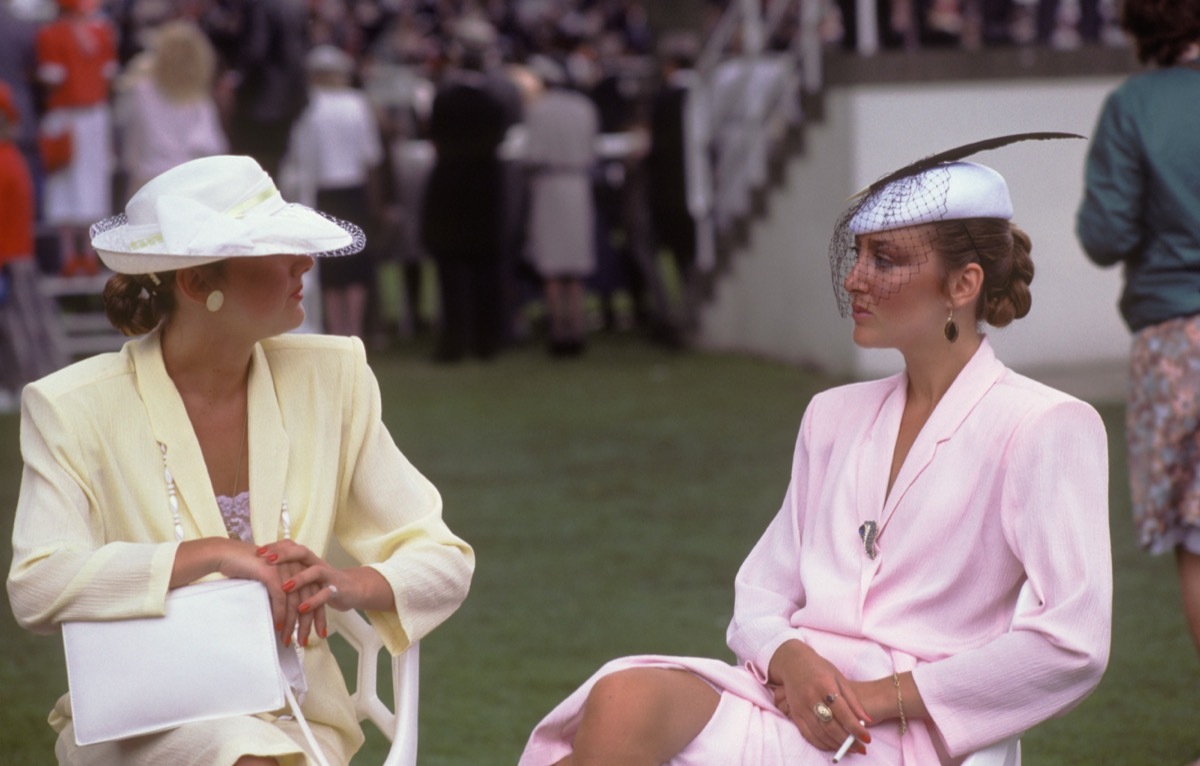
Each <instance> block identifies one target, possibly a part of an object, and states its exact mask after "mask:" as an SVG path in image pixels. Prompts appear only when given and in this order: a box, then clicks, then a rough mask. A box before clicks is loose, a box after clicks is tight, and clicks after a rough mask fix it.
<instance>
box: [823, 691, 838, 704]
mask: <svg viewBox="0 0 1200 766" xmlns="http://www.w3.org/2000/svg"><path fill="white" fill-rule="evenodd" d="M837 698H838V695H837V694H836V693H834V692H830V693H829V694H826V695H825V704H826V705H832V704H833V703H835V702H837Z"/></svg>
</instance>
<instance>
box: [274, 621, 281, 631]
mask: <svg viewBox="0 0 1200 766" xmlns="http://www.w3.org/2000/svg"><path fill="white" fill-rule="evenodd" d="M282 631H283V623H282V622H277V623H275V632H276V633H280V632H282Z"/></svg>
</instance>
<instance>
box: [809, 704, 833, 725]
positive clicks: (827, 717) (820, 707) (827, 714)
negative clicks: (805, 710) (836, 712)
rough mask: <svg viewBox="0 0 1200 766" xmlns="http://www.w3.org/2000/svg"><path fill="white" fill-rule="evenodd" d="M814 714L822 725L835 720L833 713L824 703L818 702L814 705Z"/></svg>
mask: <svg viewBox="0 0 1200 766" xmlns="http://www.w3.org/2000/svg"><path fill="white" fill-rule="evenodd" d="M813 712H814V713H816V714H817V718H818V719H820V721H821V723H829V722H830V721H832V720H833V711H832V710H830V709H829V706H828V705H826V704H825V703H824V702H818V703H817V704H815V705H813Z"/></svg>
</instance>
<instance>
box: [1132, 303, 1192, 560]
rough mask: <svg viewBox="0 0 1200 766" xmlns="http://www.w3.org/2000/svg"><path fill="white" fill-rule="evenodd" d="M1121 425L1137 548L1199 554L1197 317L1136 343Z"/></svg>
mask: <svg viewBox="0 0 1200 766" xmlns="http://www.w3.org/2000/svg"><path fill="white" fill-rule="evenodd" d="M1125 417H1126V422H1125V432H1126V444H1127V448H1128V456H1127V460H1128V463H1129V488H1130V494H1131V495H1132V497H1133V522H1134V527H1135V529H1136V530H1137V535H1138V544H1139V545H1141V547H1142V548H1144V549H1145V550H1147V551H1149V552H1150V553H1154V554H1159V553H1166V552H1168V551H1171V550H1174V549H1175V548H1176V547H1178V546H1183V547H1185V548H1187V549H1188V550H1189V551H1191V552H1193V553H1197V554H1200V316H1191V317H1180V318H1177V319H1170V320H1167V321H1166V322H1162V323H1160V324H1156V325H1153V326H1151V327H1147V328H1145V329H1143V330H1139V331H1138V332H1137V334H1136V335H1135V336H1134V339H1133V353H1132V358H1131V363H1130V374H1129V401H1128V408H1127V410H1126V416H1125Z"/></svg>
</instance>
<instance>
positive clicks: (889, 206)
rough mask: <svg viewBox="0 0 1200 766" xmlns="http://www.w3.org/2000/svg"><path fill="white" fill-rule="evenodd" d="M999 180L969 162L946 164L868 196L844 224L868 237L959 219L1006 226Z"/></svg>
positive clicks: (1004, 190)
mask: <svg viewBox="0 0 1200 766" xmlns="http://www.w3.org/2000/svg"><path fill="white" fill-rule="evenodd" d="M1012 217H1013V204H1012V197H1011V196H1009V193H1008V184H1007V183H1006V182H1005V180H1004V176H1002V175H1000V174H999V173H997V172H996V171H995V170H992V169H991V168H989V167H987V166H986V165H980V164H978V163H975V162H948V163H943V164H940V165H934V166H933V167H931V168H928V169H926V170H924V171H922V172H920V173H916V174H914V175H911V176H905V177H903V178H899V179H897V180H895V181H892V182H891V183H889V184H887V185H886V186H884V187H883V188H882V189H879V190H878V191H876V192H874V194H872V195H871V196H870V197H869V198H868V199H866V200H865V201H864V202H863V204H862V205H861V206H860V207H859V208H858V210H856V211H855V212H854V215H853V216H852V217H851V218H850V220H849V222H848V223H847V227H848V228H849V230H850V232H851V233H852V234H872V233H875V232H879V231H890V230H892V229H901V228H904V227H905V226H916V225H917V224H923V223H935V222H937V221H953V220H959V219H963V218H1000V219H1003V220H1006V221H1009V220H1012Z"/></svg>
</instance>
